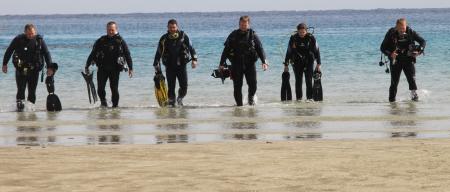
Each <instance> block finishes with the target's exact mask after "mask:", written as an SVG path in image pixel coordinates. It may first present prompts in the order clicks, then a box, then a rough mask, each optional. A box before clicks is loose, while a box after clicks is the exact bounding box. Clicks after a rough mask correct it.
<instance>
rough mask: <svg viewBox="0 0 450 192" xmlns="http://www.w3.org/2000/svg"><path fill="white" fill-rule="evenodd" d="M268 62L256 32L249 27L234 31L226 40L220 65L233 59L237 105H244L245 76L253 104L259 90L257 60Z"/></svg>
mask: <svg viewBox="0 0 450 192" xmlns="http://www.w3.org/2000/svg"><path fill="white" fill-rule="evenodd" d="M258 58H259V59H261V61H262V63H267V62H266V54H265V52H264V49H263V46H262V43H261V41H260V39H259V37H258V35H256V33H255V32H254V31H253V30H252V29H249V30H248V31H241V30H240V29H238V30H235V31H233V32H232V33H231V34H230V35H229V36H228V38H227V40H226V41H225V48H224V49H223V52H222V57H221V59H220V65H221V66H225V65H226V60H227V59H228V60H230V61H231V77H232V79H233V87H234V99H235V100H236V104H237V106H242V105H243V101H242V85H243V80H244V76H245V79H246V81H247V85H248V99H249V104H253V97H254V96H255V93H256V90H257V79H256V65H255V63H256V61H257V60H258Z"/></svg>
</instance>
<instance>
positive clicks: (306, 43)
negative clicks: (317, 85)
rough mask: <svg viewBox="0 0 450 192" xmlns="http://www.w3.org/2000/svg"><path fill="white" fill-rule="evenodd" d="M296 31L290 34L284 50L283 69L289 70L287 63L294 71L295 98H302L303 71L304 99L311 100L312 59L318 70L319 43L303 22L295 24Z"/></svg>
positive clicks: (319, 63)
mask: <svg viewBox="0 0 450 192" xmlns="http://www.w3.org/2000/svg"><path fill="white" fill-rule="evenodd" d="M297 30H298V32H297V33H296V34H294V35H292V36H291V38H290V40H289V45H288V48H287V51H286V58H285V62H284V71H289V64H290V63H292V68H293V70H294V73H295V93H296V96H297V100H302V97H303V92H302V84H303V73H304V74H305V81H306V82H305V83H306V99H307V101H313V73H314V61H316V62H317V66H316V68H315V71H319V72H320V70H321V69H320V66H321V59H320V50H319V45H318V43H317V41H316V38H315V37H314V36H313V35H312V34H311V33H308V27H307V25H306V24H304V23H300V24H299V25H298V26H297Z"/></svg>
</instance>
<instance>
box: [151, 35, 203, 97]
mask: <svg viewBox="0 0 450 192" xmlns="http://www.w3.org/2000/svg"><path fill="white" fill-rule="evenodd" d="M161 59H162V61H163V64H164V66H165V67H166V78H167V84H168V88H169V90H168V95H169V103H170V104H172V105H173V103H174V102H175V98H176V95H175V87H176V80H177V79H178V84H179V87H180V88H179V89H178V98H179V99H183V98H184V97H185V96H186V94H187V89H188V76H187V70H186V64H188V63H189V62H190V61H191V60H192V61H197V54H196V52H195V49H194V47H193V46H192V43H191V41H190V39H189V37H188V36H187V34H186V33H184V32H183V31H179V32H178V37H176V36H173V35H170V34H169V33H166V34H164V35H163V36H162V37H161V39H160V40H159V45H158V49H157V50H156V54H155V60H154V63H153V66H155V67H157V68H160V67H161V66H160V61H161Z"/></svg>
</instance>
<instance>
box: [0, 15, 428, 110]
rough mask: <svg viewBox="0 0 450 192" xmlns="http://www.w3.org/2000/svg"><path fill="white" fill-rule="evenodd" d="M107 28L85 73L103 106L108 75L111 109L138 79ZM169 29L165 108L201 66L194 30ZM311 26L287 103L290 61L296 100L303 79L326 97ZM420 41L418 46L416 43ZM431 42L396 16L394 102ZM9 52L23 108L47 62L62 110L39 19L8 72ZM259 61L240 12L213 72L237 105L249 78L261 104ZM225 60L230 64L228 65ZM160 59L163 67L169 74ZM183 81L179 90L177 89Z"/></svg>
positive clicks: (302, 40)
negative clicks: (126, 84) (127, 81)
mask: <svg viewBox="0 0 450 192" xmlns="http://www.w3.org/2000/svg"><path fill="white" fill-rule="evenodd" d="M106 28H107V34H106V35H104V36H102V37H100V38H99V39H98V40H97V41H96V42H95V44H94V46H93V48H92V52H91V53H90V55H89V57H88V59H87V62H86V65H85V69H84V71H83V72H82V75H83V77H84V79H85V80H86V84H87V89H88V95H89V101H90V102H92V100H93V102H94V103H95V102H97V100H98V99H99V100H100V103H101V106H102V107H108V102H107V99H106V91H105V87H106V82H107V81H108V80H109V84H110V88H111V93H112V94H111V95H112V96H111V102H112V107H113V108H116V107H118V106H119V89H118V87H119V77H120V73H121V72H122V71H125V72H128V75H129V77H130V78H131V77H133V60H132V57H131V54H130V50H129V48H128V46H127V44H126V42H125V40H124V39H123V37H122V36H121V35H120V34H119V32H118V24H117V23H116V22H114V21H111V22H108V23H107V26H106ZM167 29H168V31H167V33H166V34H164V35H162V37H161V38H160V40H159V43H158V47H157V50H156V54H155V59H154V63H153V66H154V68H155V76H154V81H155V95H156V98H157V101H158V104H159V105H160V106H161V107H166V106H169V107H175V106H176V105H178V106H183V99H184V97H185V96H186V94H187V90H188V75H187V65H188V64H189V63H191V67H192V68H193V69H195V68H196V67H197V65H198V63H197V59H198V57H197V54H196V51H195V49H194V47H193V46H192V42H191V40H190V39H189V36H188V35H187V34H186V33H185V32H183V31H181V30H179V28H178V23H177V21H176V20H174V19H171V20H169V22H168V24H167ZM308 30H309V28H308V26H307V25H306V24H305V23H301V24H299V25H298V26H297V31H296V33H295V34H293V35H291V37H290V39H289V44H288V47H287V51H286V55H285V59H284V72H283V74H282V86H281V100H282V101H288V100H292V91H291V87H290V84H289V78H290V73H289V66H292V69H293V72H294V77H295V93H296V100H297V101H300V100H302V98H303V91H302V85H303V78H304V79H305V84H306V101H307V102H313V101H322V100H323V93H322V85H321V77H322V72H321V58H320V49H319V45H318V42H317V40H316V38H315V37H314V35H313V34H312V33H310V32H309V31H308ZM416 42H417V43H419V45H416ZM425 46H426V42H425V40H424V39H423V38H422V37H421V36H420V35H419V34H418V33H417V32H415V31H414V30H412V29H411V28H410V27H408V25H407V21H406V19H404V18H401V19H398V20H397V22H396V26H395V27H393V28H391V29H389V31H388V32H387V33H386V36H385V38H384V40H383V42H382V44H381V48H380V50H381V52H382V56H381V60H382V61H380V66H383V65H386V68H387V69H386V72H387V73H389V72H390V73H391V85H390V88H389V101H390V102H395V101H396V94H397V86H398V83H399V80H400V75H401V72H402V71H404V73H405V75H406V78H407V80H408V83H409V89H410V91H411V99H412V100H413V101H418V99H419V98H418V95H417V92H416V91H417V85H416V79H415V63H416V57H417V56H419V55H421V54H423V53H424V49H425ZM11 57H12V58H13V59H12V61H13V64H14V67H15V69H16V84H17V95H16V100H17V111H19V112H20V111H23V110H24V102H25V89H26V88H28V97H27V100H28V102H30V103H33V104H34V103H35V102H36V87H37V84H38V81H39V74H40V73H42V75H41V81H43V77H44V70H43V69H44V68H46V70H47V74H46V75H47V78H46V81H45V82H46V85H47V89H48V92H49V96H48V98H47V110H49V111H60V110H61V103H60V101H59V98H58V97H57V96H56V94H55V88H54V75H55V73H56V71H57V70H58V65H57V64H56V63H53V61H52V58H51V55H50V52H49V50H48V48H47V45H46V43H45V41H44V39H43V38H42V36H41V35H39V34H37V29H36V27H35V26H34V25H33V24H27V25H26V26H25V29H24V33H23V34H20V35H18V36H16V37H15V38H14V39H13V41H12V42H11V44H10V46H9V47H8V48H7V50H6V53H5V55H4V59H3V67H2V71H3V72H4V73H7V71H8V66H7V64H8V62H9V60H10V59H11ZM385 57H388V60H389V64H388V60H387V59H384V61H383V58H385ZM258 59H260V60H261V62H262V65H261V67H262V69H263V70H264V71H266V70H268V68H269V65H268V62H267V59H266V54H265V51H264V49H263V45H262V43H261V41H260V38H259V36H258V35H257V34H256V32H255V31H254V30H253V29H251V28H250V17H249V16H242V17H240V19H239V29H237V30H234V31H233V32H231V34H230V35H229V36H228V38H227V39H226V41H225V43H224V49H223V52H222V55H221V58H220V63H219V68H218V69H216V70H214V71H213V74H212V76H213V77H215V78H221V79H222V81H224V80H225V79H226V78H230V79H232V81H233V88H234V93H233V94H234V98H235V102H236V105H237V106H243V105H244V101H243V98H242V86H243V81H244V77H245V79H246V82H247V85H248V97H247V99H248V100H247V101H246V102H248V105H255V94H256V91H257V71H256V68H257V67H256V62H257V61H258ZM227 60H228V61H229V62H230V63H231V65H228V64H227ZM44 63H45V65H44ZM315 63H316V65H315ZM92 65H96V66H97V86H98V87H97V89H96V88H95V84H94V82H93V79H94V78H93V74H94V72H93V71H92V72H91V71H90V69H89V67H90V66H92ZM162 65H164V67H165V76H164V74H163V71H162ZM177 80H178V85H179V89H178V96H177V94H176V92H175V88H176V82H177ZM166 81H167V86H166Z"/></svg>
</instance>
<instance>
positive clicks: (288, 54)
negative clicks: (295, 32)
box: [284, 36, 294, 66]
mask: <svg viewBox="0 0 450 192" xmlns="http://www.w3.org/2000/svg"><path fill="white" fill-rule="evenodd" d="M293 43H294V36H291V38H290V39H289V43H288V47H287V50H286V57H285V58H284V66H288V65H289V62H290V60H291V58H292V46H291V45H292V44H293Z"/></svg>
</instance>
